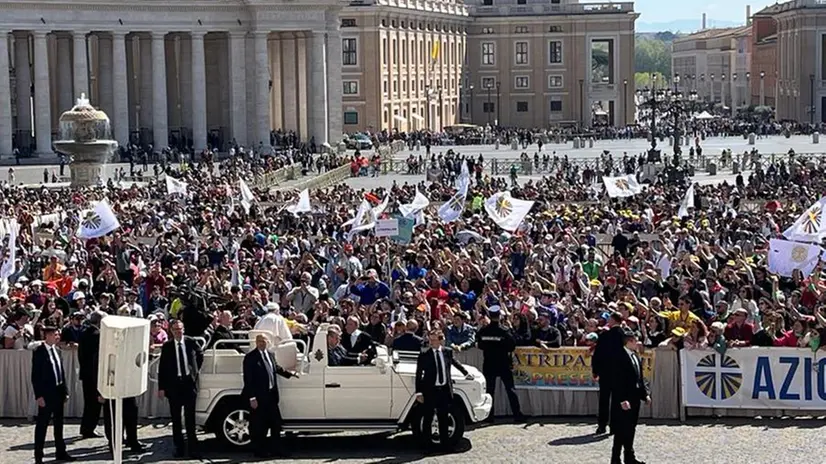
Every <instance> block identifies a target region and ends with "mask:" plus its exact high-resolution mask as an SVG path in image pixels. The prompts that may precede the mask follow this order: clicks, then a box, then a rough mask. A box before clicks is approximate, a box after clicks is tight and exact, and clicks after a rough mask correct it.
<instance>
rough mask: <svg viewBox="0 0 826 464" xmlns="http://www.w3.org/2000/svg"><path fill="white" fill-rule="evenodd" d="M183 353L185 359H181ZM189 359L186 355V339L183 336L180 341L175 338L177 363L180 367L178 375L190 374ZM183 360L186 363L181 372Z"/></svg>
mask: <svg viewBox="0 0 826 464" xmlns="http://www.w3.org/2000/svg"><path fill="white" fill-rule="evenodd" d="M182 353H183V357H184V359H183V360H181V354H182ZM187 361H189V360H188V359H187V357H186V343H184V339H183V338H182V339H181V340H180V341H178V340H175V365H176V367H177V368H178V377H183V376H186V375H189V362H187ZM181 362H183V364H184V371H186V372H181Z"/></svg>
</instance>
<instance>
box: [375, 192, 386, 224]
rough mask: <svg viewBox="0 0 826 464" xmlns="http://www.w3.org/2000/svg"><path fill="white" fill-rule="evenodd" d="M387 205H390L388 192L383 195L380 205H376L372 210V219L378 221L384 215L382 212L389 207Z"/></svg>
mask: <svg viewBox="0 0 826 464" xmlns="http://www.w3.org/2000/svg"><path fill="white" fill-rule="evenodd" d="M389 204H390V192H387V194H386V195H384V200H382V201H381V203H379V204H378V205H376V207H375V208H373V216H374V218H376V219H378V218H379V217H381V215H382V214H384V211H385V210H387V205H389Z"/></svg>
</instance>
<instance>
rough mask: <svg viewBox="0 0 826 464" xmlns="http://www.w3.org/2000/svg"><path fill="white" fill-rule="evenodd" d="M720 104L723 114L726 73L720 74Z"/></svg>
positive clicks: (724, 110)
mask: <svg viewBox="0 0 826 464" xmlns="http://www.w3.org/2000/svg"><path fill="white" fill-rule="evenodd" d="M720 105H722V106H723V108H722V109H723V114H725V112H726V73H723V75H722V76H720Z"/></svg>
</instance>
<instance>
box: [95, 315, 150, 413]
mask: <svg viewBox="0 0 826 464" xmlns="http://www.w3.org/2000/svg"><path fill="white" fill-rule="evenodd" d="M99 355H100V357H99V360H98V390H99V391H100V394H101V395H102V396H103V397H104V398H106V399H115V398H130V397H133V396H140V395H142V394H143V393H144V392H145V391H146V389H147V382H148V374H149V321H148V320H146V319H138V318H134V317H123V316H107V317H104V318H103V319H101V321H100V351H99Z"/></svg>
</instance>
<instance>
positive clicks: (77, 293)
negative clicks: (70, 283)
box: [72, 292, 86, 301]
mask: <svg viewBox="0 0 826 464" xmlns="http://www.w3.org/2000/svg"><path fill="white" fill-rule="evenodd" d="M81 298H83V299H86V295H84V294H83V292H75V293H74V296H73V297H72V299H73V300H75V301H77V300H79V299H81Z"/></svg>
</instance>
